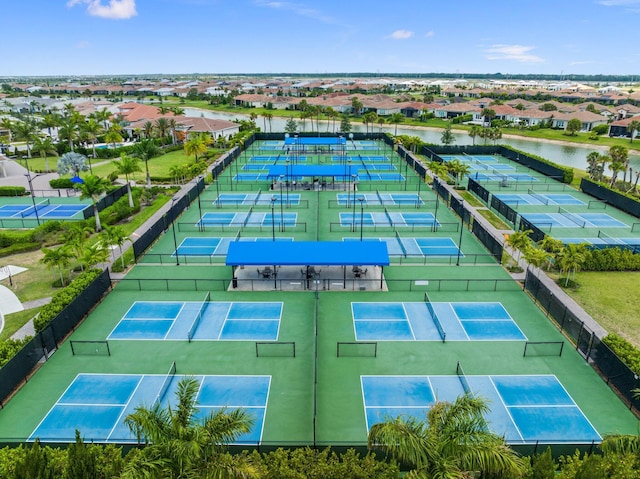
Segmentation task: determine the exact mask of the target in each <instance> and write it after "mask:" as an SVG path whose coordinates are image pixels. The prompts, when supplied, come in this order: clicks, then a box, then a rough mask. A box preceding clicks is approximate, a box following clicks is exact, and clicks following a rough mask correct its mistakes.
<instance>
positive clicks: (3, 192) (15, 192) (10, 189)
mask: <svg viewBox="0 0 640 479" xmlns="http://www.w3.org/2000/svg"><path fill="white" fill-rule="evenodd" d="M26 194H27V189H26V188H25V187H24V186H0V196H24V195H26Z"/></svg>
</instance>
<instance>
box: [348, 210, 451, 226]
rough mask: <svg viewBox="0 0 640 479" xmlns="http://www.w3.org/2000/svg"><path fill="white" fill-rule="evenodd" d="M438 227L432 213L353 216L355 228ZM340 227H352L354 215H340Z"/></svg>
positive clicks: (390, 213) (364, 214)
mask: <svg viewBox="0 0 640 479" xmlns="http://www.w3.org/2000/svg"><path fill="white" fill-rule="evenodd" d="M360 223H362V225H363V226H399V227H405V226H434V224H435V225H436V226H440V223H439V222H437V221H436V219H435V217H434V216H433V214H432V213H404V212H402V213H397V212H384V213H375V212H374V213H370V212H367V213H363V214H360V213H358V214H357V215H355V226H356V227H358V226H360ZM340 226H354V214H353V213H349V212H344V213H340Z"/></svg>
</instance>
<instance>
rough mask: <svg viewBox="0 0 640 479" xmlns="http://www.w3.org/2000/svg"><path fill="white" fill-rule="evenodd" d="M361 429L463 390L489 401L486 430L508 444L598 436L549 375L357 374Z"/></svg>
mask: <svg viewBox="0 0 640 479" xmlns="http://www.w3.org/2000/svg"><path fill="white" fill-rule="evenodd" d="M360 382H361V387H362V396H363V401H364V412H365V417H366V423H367V431H368V430H369V429H370V428H371V426H373V425H374V424H376V423H380V422H383V421H385V420H387V419H389V418H396V417H399V416H410V417H418V418H424V416H425V415H426V414H427V413H428V411H429V408H430V407H431V406H432V405H433V404H434V402H435V401H436V400H438V401H450V402H453V401H455V400H456V398H457V397H458V396H461V395H463V394H465V393H467V392H470V393H472V394H476V395H478V396H481V397H483V398H485V399H487V400H488V401H489V407H490V411H489V412H488V413H486V414H485V416H484V418H485V420H486V422H487V426H488V427H489V430H490V431H491V432H493V433H495V434H498V435H500V436H504V438H505V440H506V441H507V442H508V443H509V444H530V443H537V442H540V443H555V444H557V443H571V444H582V443H585V444H589V443H591V442H592V441H596V442H599V441H600V440H601V439H602V438H601V437H600V435H599V434H598V432H597V431H596V430H595V428H594V427H593V426H592V425H591V423H590V422H589V420H588V419H587V418H586V416H585V415H584V413H583V412H582V410H581V409H580V408H579V407H578V405H577V404H576V403H575V402H574V400H573V399H572V398H571V396H570V395H569V394H568V392H567V391H566V390H565V388H564V386H563V385H562V384H561V383H560V381H559V380H558V378H557V377H556V376H554V375H531V376H524V375H523V376H515V375H514V376H463V377H461V376H457V375H453V376H361V377H360Z"/></svg>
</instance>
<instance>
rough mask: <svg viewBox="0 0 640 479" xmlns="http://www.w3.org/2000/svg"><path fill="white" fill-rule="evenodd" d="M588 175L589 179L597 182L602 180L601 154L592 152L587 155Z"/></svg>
mask: <svg viewBox="0 0 640 479" xmlns="http://www.w3.org/2000/svg"><path fill="white" fill-rule="evenodd" d="M587 165H588V166H587V173H589V177H590V178H591V179H592V180H595V181H601V180H602V173H603V171H602V168H601V167H600V153H598V152H597V151H592V152H591V153H589V154H588V155H587Z"/></svg>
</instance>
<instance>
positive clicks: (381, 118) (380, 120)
mask: <svg viewBox="0 0 640 479" xmlns="http://www.w3.org/2000/svg"><path fill="white" fill-rule="evenodd" d="M386 122H387V120H385V119H384V116H379V117H378V127H379V128H380V130H379V131H380V133H382V125H384V124H385V123H386Z"/></svg>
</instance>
